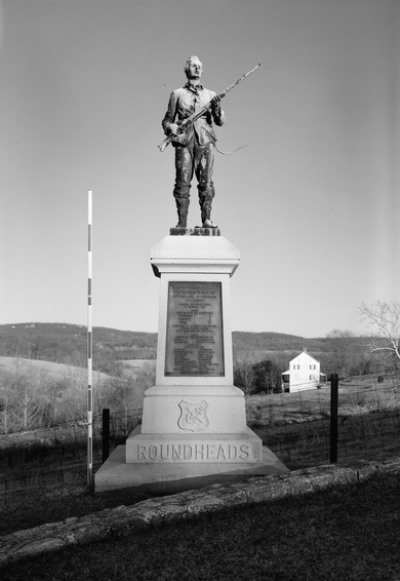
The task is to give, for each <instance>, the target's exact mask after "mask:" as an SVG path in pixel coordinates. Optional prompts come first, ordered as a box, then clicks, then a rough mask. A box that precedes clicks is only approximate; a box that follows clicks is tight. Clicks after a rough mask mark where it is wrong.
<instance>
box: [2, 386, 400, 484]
mask: <svg viewBox="0 0 400 581" xmlns="http://www.w3.org/2000/svg"><path fill="white" fill-rule="evenodd" d="M332 386H333V381H332V382H328V383H327V384H326V385H325V386H323V387H322V388H320V389H300V390H299V391H296V392H292V393H290V392H289V393H285V392H283V393H274V394H268V395H262V394H260V395H255V396H251V397H246V410H247V422H248V425H249V426H250V427H251V428H252V429H253V430H254V431H255V432H256V434H257V435H258V436H259V437H260V438H261V439H262V440H263V443H264V445H266V446H268V447H269V448H270V449H271V450H272V451H273V452H274V453H275V454H276V455H277V456H278V458H279V459H280V460H281V461H282V462H283V463H284V464H286V466H287V467H288V468H290V469H296V468H300V467H307V466H316V465H320V464H326V463H329V462H331V461H336V460H337V461H338V462H340V463H351V462H354V461H358V460H360V459H366V460H374V459H376V460H379V459H383V458H388V457H390V456H394V455H400V382H399V379H398V378H397V379H396V378H391V377H360V378H348V379H341V380H340V381H339V383H338V390H337V395H338V397H337V409H336V413H335V409H334V408H332V394H333V393H334V392H333V389H332ZM301 387H307V386H301ZM141 413H142V411H141V410H140V409H130V410H124V411H119V412H118V413H115V412H114V413H111V414H110V417H109V422H107V428H105V425H104V422H103V417H102V416H101V415H99V416H95V417H94V422H93V452H94V467H95V470H97V469H98V468H99V467H100V465H101V464H102V462H103V461H104V459H105V456H107V455H108V453H111V452H112V451H113V449H114V448H115V447H116V446H118V445H120V444H124V443H125V440H126V438H127V437H128V436H129V434H130V433H131V432H132V431H133V430H134V429H135V428H136V427H137V426H138V425H139V424H140V422H141ZM332 422H335V425H336V431H335V430H332ZM333 440H335V441H333ZM333 445H335V446H336V458H332V446H333ZM86 463H87V425H86V423H85V422H84V421H81V420H78V421H76V422H68V423H65V424H63V425H60V426H58V427H57V428H49V429H43V430H36V431H32V432H20V433H14V434H7V435H3V436H0V493H1V492H8V491H14V490H21V489H26V488H31V487H41V488H52V487H55V486H73V485H79V486H84V485H85V481H86Z"/></svg>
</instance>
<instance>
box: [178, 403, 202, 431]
mask: <svg viewBox="0 0 400 581" xmlns="http://www.w3.org/2000/svg"><path fill="white" fill-rule="evenodd" d="M179 407H180V409H181V415H180V416H179V419H178V426H179V427H180V429H181V430H185V431H189V432H201V431H202V430H205V429H206V428H207V427H208V425H209V423H210V422H209V421H208V418H207V413H206V412H207V408H208V403H207V402H206V401H205V400H203V401H201V402H200V403H189V402H187V401H185V400H182V401H181V402H180V404H179Z"/></svg>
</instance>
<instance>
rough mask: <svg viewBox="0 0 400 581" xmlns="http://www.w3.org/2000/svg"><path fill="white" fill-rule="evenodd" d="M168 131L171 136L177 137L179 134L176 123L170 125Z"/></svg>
mask: <svg viewBox="0 0 400 581" xmlns="http://www.w3.org/2000/svg"><path fill="white" fill-rule="evenodd" d="M169 130H170V133H172V135H178V133H179V125H178V124H177V123H170V125H169Z"/></svg>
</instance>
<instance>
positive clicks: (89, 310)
mask: <svg viewBox="0 0 400 581" xmlns="http://www.w3.org/2000/svg"><path fill="white" fill-rule="evenodd" d="M92 352H93V340H92V190H89V191H88V301H87V370H88V389H87V424H88V431H87V484H88V487H89V491H90V492H94V475H93V393H92V379H93V377H92V375H93V374H92Z"/></svg>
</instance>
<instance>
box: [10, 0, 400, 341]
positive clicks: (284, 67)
mask: <svg viewBox="0 0 400 581" xmlns="http://www.w3.org/2000/svg"><path fill="white" fill-rule="evenodd" d="M399 28H400V2H398V1H397V0H143V1H140V0H112V1H111V0H12V1H11V0H8V1H7V0H2V1H1V3H0V79H1V83H0V121H1V128H2V129H1V132H0V176H1V179H0V199H1V217H0V268H1V274H0V276H1V281H0V323H2V324H4V323H20V322H63V323H76V324H82V325H86V322H87V192H88V190H92V191H93V238H92V245H93V254H92V256H93V324H94V325H95V326H105V327H112V328H116V329H126V330H132V331H149V332H155V331H157V325H158V300H159V298H158V293H159V279H158V278H156V277H154V275H153V272H152V269H151V265H150V254H151V249H152V248H153V247H155V246H156V245H157V244H158V243H159V242H160V241H161V240H162V239H163V238H164V237H165V236H168V235H169V228H170V227H172V226H175V224H176V221H177V217H176V210H175V204H174V199H173V197H172V188H173V182H174V158H173V153H174V152H173V149H172V147H168V148H167V149H166V150H165V151H164V152H163V153H160V152H159V150H158V149H157V145H158V143H160V141H162V139H163V133H162V128H161V119H162V118H163V116H164V114H165V111H166V107H167V103H168V98H169V95H170V93H171V91H172V90H173V89H175V88H177V87H180V86H182V85H183V84H184V83H185V76H184V72H183V67H184V63H185V61H186V59H187V58H188V57H189V56H191V55H198V56H199V58H200V59H201V61H202V62H203V67H204V72H203V79H202V80H203V83H204V85H205V86H206V87H207V88H210V89H212V90H215V91H217V92H221V91H222V90H224V89H225V88H226V87H227V86H229V85H230V84H231V83H233V82H234V81H235V80H237V79H238V78H239V77H240V76H242V75H243V74H244V73H246V72H247V71H249V70H250V69H252V68H253V67H254V66H255V65H256V64H257V63H259V62H260V63H261V64H262V66H261V67H260V68H259V69H257V71H256V72H255V73H254V74H253V75H251V76H250V77H249V78H248V79H246V80H245V81H244V82H243V83H242V84H240V86H238V87H237V88H235V89H234V90H233V91H231V92H230V93H229V95H227V97H226V98H225V99H224V100H223V103H222V104H223V109H224V111H225V114H226V123H225V125H224V126H223V127H221V128H217V135H218V144H219V147H220V148H221V149H222V150H225V151H226V150H228V151H229V150H232V149H235V148H236V147H238V146H240V145H246V146H247V147H246V148H245V149H242V150H241V151H239V152H237V153H235V154H233V155H230V156H223V155H220V154H218V153H216V159H215V169H214V183H215V189H216V197H215V201H214V206H213V213H212V218H213V220H214V221H215V222H216V223H217V224H218V225H219V227H220V229H221V232H222V235H223V236H225V237H226V238H227V239H228V240H229V242H231V243H232V244H233V245H235V246H236V247H237V248H238V249H239V250H240V253H241V263H240V266H239V268H238V270H237V271H236V273H235V275H234V276H233V278H232V279H231V296H232V311H231V327H232V329H233V330H234V331H272V332H279V333H290V334H295V335H301V336H303V337H321V336H325V335H326V334H328V333H329V332H331V331H332V330H334V329H341V330H351V331H353V332H356V333H358V332H361V330H362V329H361V327H360V325H361V323H360V318H359V315H358V312H357V310H358V308H359V307H360V306H361V304H362V303H363V302H365V303H367V304H371V303H373V302H374V301H376V300H378V299H379V300H384V301H391V300H393V299H395V298H398V295H399V290H400V289H399V281H400V276H399V270H400V269H399V248H400V238H399V234H398V224H399V220H398V218H399V202H398V197H399V196H398V185H399V181H400V180H399V177H400V175H399V167H398V155H399V147H398V142H399V133H400V132H399V126H400V123H399V62H400V61H399V56H400V55H399V53H400V39H399ZM199 218H200V213H199V206H198V202H197V189H196V184H195V182H194V183H193V185H192V190H191V206H190V213H189V226H192V227H193V226H195V225H197V224H198V223H199Z"/></svg>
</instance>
